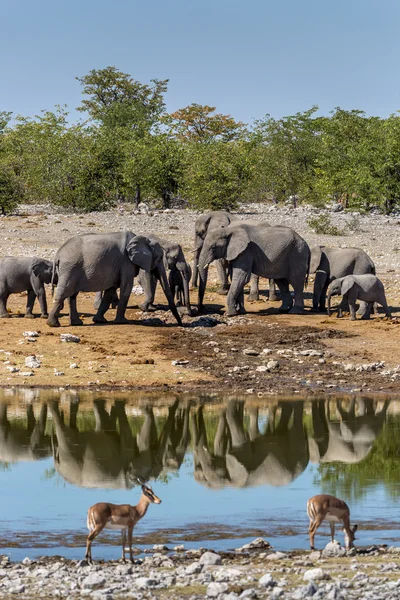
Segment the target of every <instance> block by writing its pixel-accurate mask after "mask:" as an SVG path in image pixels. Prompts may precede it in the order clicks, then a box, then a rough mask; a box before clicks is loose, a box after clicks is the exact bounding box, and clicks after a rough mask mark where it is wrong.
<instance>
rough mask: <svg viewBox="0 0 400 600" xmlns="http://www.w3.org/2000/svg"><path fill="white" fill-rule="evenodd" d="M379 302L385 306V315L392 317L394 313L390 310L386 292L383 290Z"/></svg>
mask: <svg viewBox="0 0 400 600" xmlns="http://www.w3.org/2000/svg"><path fill="white" fill-rule="evenodd" d="M378 304H380V305H381V306H382V307H383V310H384V311H385V315H386V316H387V317H388V318H389V319H391V318H392V313H391V311H390V308H389V306H388V303H387V301H386V295H385V292H382V295H381V297H380V298H379V300H378Z"/></svg>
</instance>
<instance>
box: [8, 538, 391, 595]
mask: <svg viewBox="0 0 400 600" xmlns="http://www.w3.org/2000/svg"><path fill="white" fill-rule="evenodd" d="M251 545H253V546H255V547H254V548H251ZM249 546H250V548H249ZM177 550H179V551H176V552H174V553H173V554H170V553H167V552H166V551H165V549H164V547H163V546H162V545H158V546H154V549H153V551H152V553H151V554H147V555H146V556H145V558H144V559H137V558H136V559H134V563H133V564H132V563H130V562H125V563H123V562H122V561H121V560H112V561H103V560H95V561H94V562H93V563H92V564H89V563H87V561H86V560H68V559H65V558H63V557H61V556H54V557H47V558H45V557H42V558H39V559H37V560H32V559H30V558H28V557H27V558H25V559H24V560H22V561H19V562H15V563H14V562H11V561H9V560H8V558H7V557H4V556H0V598H1V597H9V596H10V595H12V596H13V597H14V595H18V597H21V598H29V599H30V598H38V597H40V598H52V597H58V598H73V597H77V598H79V597H84V596H86V597H90V598H97V599H101V600H111V599H113V598H120V599H124V598H134V599H138V600H140V599H143V598H149V599H152V598H154V599H158V598H160V599H163V598H179V599H180V598H190V599H191V600H200V599H202V598H217V599H218V600H234V599H236V598H272V599H277V598H282V599H283V600H285V599H293V600H300V599H302V598H307V597H310V596H312V597H314V598H315V599H323V598H326V599H328V600H342V599H343V600H346V599H349V600H351V599H361V598H371V599H374V600H377V599H379V598H382V599H384V600H392V599H393V600H394V599H396V598H398V594H399V592H400V547H397V546H390V547H384V546H370V547H367V548H359V549H358V550H357V551H356V550H352V551H351V552H350V553H349V554H348V555H345V554H344V549H343V548H342V547H341V546H340V544H336V543H335V544H332V543H330V544H328V545H327V546H326V547H325V549H324V550H323V551H321V550H317V551H313V552H310V551H293V552H280V551H278V552H277V551H274V550H273V549H271V548H270V547H269V544H268V542H266V541H265V540H262V539H260V538H258V539H256V540H254V541H253V542H252V544H249V545H247V547H246V546H244V547H243V548H242V549H241V552H234V553H232V552H221V551H220V552H218V551H208V550H205V549H198V550H182V548H181V547H177Z"/></svg>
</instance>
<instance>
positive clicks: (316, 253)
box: [310, 246, 322, 273]
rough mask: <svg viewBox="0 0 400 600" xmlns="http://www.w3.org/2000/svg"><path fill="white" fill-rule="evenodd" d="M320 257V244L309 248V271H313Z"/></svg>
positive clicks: (318, 263) (316, 267)
mask: <svg viewBox="0 0 400 600" xmlns="http://www.w3.org/2000/svg"><path fill="white" fill-rule="evenodd" d="M321 258H322V246H313V247H312V248H311V258H310V273H315V272H316V270H317V269H318V267H319V265H320V262H321Z"/></svg>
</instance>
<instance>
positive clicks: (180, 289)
mask: <svg viewBox="0 0 400 600" xmlns="http://www.w3.org/2000/svg"><path fill="white" fill-rule="evenodd" d="M187 277H188V280H189V281H190V279H191V277H192V268H191V266H190V265H189V263H187ZM168 283H169V287H170V290H171V292H172V295H173V297H174V300H175V301H176V305H177V306H185V288H184V284H183V276H182V273H181V271H179V270H178V269H177V268H176V267H173V268H172V269H171V270H170V272H169V275H168Z"/></svg>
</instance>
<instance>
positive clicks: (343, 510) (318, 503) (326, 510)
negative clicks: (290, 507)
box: [307, 494, 357, 550]
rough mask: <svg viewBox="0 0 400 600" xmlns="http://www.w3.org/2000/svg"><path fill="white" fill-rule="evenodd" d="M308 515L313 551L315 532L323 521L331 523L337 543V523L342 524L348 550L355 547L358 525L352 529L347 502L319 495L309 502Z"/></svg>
mask: <svg viewBox="0 0 400 600" xmlns="http://www.w3.org/2000/svg"><path fill="white" fill-rule="evenodd" d="M307 513H308V516H309V517H310V527H309V529H308V532H309V535H310V548H311V550H314V536H315V532H316V531H317V529H318V527H319V526H320V525H321V523H322V521H329V524H330V526H331V538H332V542H334V541H335V523H342V525H343V531H344V532H345V542H346V550H350V548H352V547H353V546H354V544H353V542H354V540H355V535H354V534H355V532H356V531H357V525H353V527H350V509H349V507H348V506H347V504H346V502H344V501H343V500H340V499H339V498H335V496H329V495H328V494H319V495H318V496H313V497H312V498H310V499H309V501H308V502H307Z"/></svg>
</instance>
